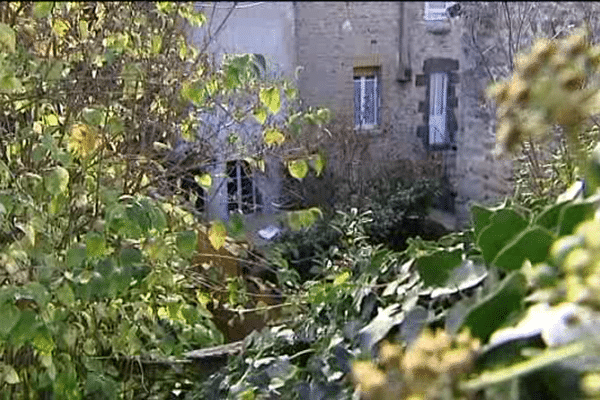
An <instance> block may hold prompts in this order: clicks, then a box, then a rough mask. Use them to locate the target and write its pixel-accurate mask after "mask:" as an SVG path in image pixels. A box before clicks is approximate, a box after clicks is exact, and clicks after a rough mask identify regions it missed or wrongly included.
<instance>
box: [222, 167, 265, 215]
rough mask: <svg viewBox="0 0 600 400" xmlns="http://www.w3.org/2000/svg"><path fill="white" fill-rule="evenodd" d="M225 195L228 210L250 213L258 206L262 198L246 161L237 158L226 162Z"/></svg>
mask: <svg viewBox="0 0 600 400" xmlns="http://www.w3.org/2000/svg"><path fill="white" fill-rule="evenodd" d="M227 197H228V201H227V209H228V211H230V212H231V211H238V212H241V213H243V214H250V213H253V212H256V211H258V209H259V208H260V206H261V204H262V200H261V197H260V193H259V191H258V188H257V187H256V184H255V182H254V180H253V179H252V172H251V171H250V166H249V165H248V163H247V162H245V161H241V160H238V161H229V162H228V163H227Z"/></svg>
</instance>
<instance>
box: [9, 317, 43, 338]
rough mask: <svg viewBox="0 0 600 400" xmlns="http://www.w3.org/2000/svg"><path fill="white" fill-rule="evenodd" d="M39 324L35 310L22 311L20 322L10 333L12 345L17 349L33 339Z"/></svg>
mask: <svg viewBox="0 0 600 400" xmlns="http://www.w3.org/2000/svg"><path fill="white" fill-rule="evenodd" d="M39 324H40V323H39V321H38V319H37V315H36V313H35V312H34V311H33V310H29V309H27V310H23V311H21V316H20V318H19V321H18V322H17V324H16V325H15V327H14V328H13V329H12V330H11V331H10V336H9V341H10V343H11V344H12V345H14V346H15V347H20V346H22V345H23V344H25V343H26V342H28V341H29V340H31V339H33V337H34V335H35V333H36V331H37V328H38V326H39Z"/></svg>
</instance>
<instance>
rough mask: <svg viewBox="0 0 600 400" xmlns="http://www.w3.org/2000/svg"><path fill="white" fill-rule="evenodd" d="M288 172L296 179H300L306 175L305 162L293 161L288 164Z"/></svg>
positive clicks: (306, 167) (306, 165) (306, 166)
mask: <svg viewBox="0 0 600 400" xmlns="http://www.w3.org/2000/svg"><path fill="white" fill-rule="evenodd" d="M288 171H289V172H290V175H292V176H293V177H294V178H296V179H302V178H304V177H305V176H306V174H307V173H308V164H307V163H306V160H294V161H290V162H289V163H288Z"/></svg>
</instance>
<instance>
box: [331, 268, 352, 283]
mask: <svg viewBox="0 0 600 400" xmlns="http://www.w3.org/2000/svg"><path fill="white" fill-rule="evenodd" d="M348 279H350V272H349V271H344V272H342V273H341V274H339V275H337V276H336V277H335V279H334V280H333V286H339V285H341V284H343V283H346V281H348Z"/></svg>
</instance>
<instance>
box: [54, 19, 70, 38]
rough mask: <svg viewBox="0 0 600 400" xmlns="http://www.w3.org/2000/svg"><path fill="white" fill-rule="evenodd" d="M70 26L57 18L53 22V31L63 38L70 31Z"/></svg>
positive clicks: (65, 21)
mask: <svg viewBox="0 0 600 400" xmlns="http://www.w3.org/2000/svg"><path fill="white" fill-rule="evenodd" d="M69 28H70V25H69V22H68V21H67V20H65V19H62V18H57V19H55V20H54V21H53V22H52V30H53V31H54V33H55V34H56V36H59V37H62V36H64V35H65V33H67V31H68V30H69Z"/></svg>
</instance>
